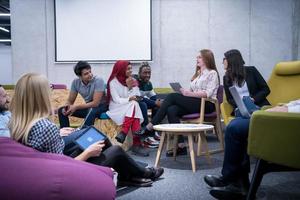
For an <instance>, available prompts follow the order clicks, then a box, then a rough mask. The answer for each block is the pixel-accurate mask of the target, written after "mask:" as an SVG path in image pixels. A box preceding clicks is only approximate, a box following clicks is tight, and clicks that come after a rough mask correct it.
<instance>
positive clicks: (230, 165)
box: [222, 117, 250, 181]
mask: <svg viewBox="0 0 300 200" xmlns="http://www.w3.org/2000/svg"><path fill="white" fill-rule="evenodd" d="M249 123H250V119H246V118H240V117H237V118H235V119H233V120H232V121H231V122H230V123H229V124H228V126H227V127H226V131H225V152H224V161H223V169H222V175H223V176H224V178H225V179H227V180H228V181H235V180H237V179H239V178H242V177H245V176H248V173H249V172H250V161H249V156H248V154H247V144H248V131H249Z"/></svg>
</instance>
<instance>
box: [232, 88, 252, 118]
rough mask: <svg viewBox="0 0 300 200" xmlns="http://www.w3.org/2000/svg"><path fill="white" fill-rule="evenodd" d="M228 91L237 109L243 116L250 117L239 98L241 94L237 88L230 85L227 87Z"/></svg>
mask: <svg viewBox="0 0 300 200" xmlns="http://www.w3.org/2000/svg"><path fill="white" fill-rule="evenodd" d="M229 91H230V93H231V95H232V97H233V99H234V101H235V103H236V105H237V107H238V109H239V110H240V113H241V115H242V116H243V117H245V118H250V116H251V115H250V113H249V112H248V109H247V108H246V106H245V104H244V102H243V99H242V98H241V96H240V95H239V93H238V91H237V89H236V87H235V86H231V87H230V88H229Z"/></svg>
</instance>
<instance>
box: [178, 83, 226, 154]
mask: <svg viewBox="0 0 300 200" xmlns="http://www.w3.org/2000/svg"><path fill="white" fill-rule="evenodd" d="M207 101H209V102H212V103H213V104H214V105H215V112H212V113H209V114H205V113H204V108H205V102H207ZM222 102H223V85H220V86H219V88H218V91H217V99H210V98H201V108H200V111H199V112H198V113H193V114H189V115H184V116H182V119H181V121H182V123H196V124H198V123H199V124H203V123H209V124H213V125H214V127H215V133H216V135H217V137H218V140H219V142H220V149H215V150H211V151H209V152H210V153H216V152H220V151H223V150H224V137H223V131H222V125H221V112H220V104H221V103H222ZM203 139H204V138H202V140H203ZM202 142H204V145H205V148H206V149H207V150H208V147H207V142H206V139H205V140H204V141H202ZM200 154H201V138H199V140H198V151H197V155H198V156H199V155H200Z"/></svg>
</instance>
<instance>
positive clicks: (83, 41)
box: [55, 0, 152, 62]
mask: <svg viewBox="0 0 300 200" xmlns="http://www.w3.org/2000/svg"><path fill="white" fill-rule="evenodd" d="M151 39H152V38H151V0H71V1H70V0H56V1H55V51H56V52H55V61H56V62H76V61H79V60H86V61H92V62H113V61H115V60H120V59H125V60H130V61H150V60H152V49H151V48H152V45H151Z"/></svg>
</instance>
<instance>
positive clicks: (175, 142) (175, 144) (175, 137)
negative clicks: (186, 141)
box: [173, 134, 178, 160]
mask: <svg viewBox="0 0 300 200" xmlns="http://www.w3.org/2000/svg"><path fill="white" fill-rule="evenodd" d="M177 146H178V135H176V134H175V135H174V140H173V159H174V160H176V154H177V148H178V147H177Z"/></svg>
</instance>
